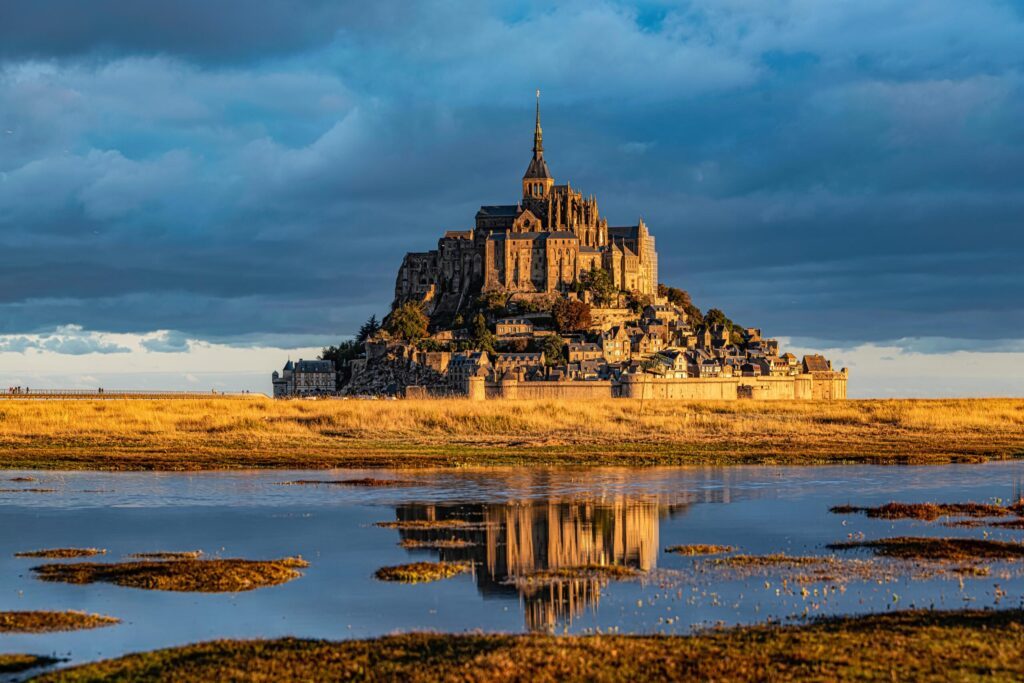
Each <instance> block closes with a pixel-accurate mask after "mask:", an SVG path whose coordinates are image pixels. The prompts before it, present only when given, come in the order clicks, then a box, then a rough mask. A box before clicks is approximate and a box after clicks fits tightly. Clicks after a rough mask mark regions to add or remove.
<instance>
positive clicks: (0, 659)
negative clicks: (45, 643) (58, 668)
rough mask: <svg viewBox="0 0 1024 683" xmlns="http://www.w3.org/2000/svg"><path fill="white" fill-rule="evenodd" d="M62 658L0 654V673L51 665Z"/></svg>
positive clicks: (11, 672)
mask: <svg viewBox="0 0 1024 683" xmlns="http://www.w3.org/2000/svg"><path fill="white" fill-rule="evenodd" d="M60 661H62V660H60V659H55V658H53V657H43V656H40V655H25V654H0V674H17V673H21V672H22V671H28V670H29V669H39V668H42V667H44V666H53V665H54V664H57V663H58V662H60Z"/></svg>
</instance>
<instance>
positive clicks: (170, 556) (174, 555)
mask: <svg viewBox="0 0 1024 683" xmlns="http://www.w3.org/2000/svg"><path fill="white" fill-rule="evenodd" d="M202 554H203V551H202V550H161V551H157V552H152V553H132V554H131V555H129V556H128V557H131V558H133V559H136V560H197V559H199V558H200V557H201V556H202Z"/></svg>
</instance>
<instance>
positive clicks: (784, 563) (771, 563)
mask: <svg viewBox="0 0 1024 683" xmlns="http://www.w3.org/2000/svg"><path fill="white" fill-rule="evenodd" d="M711 562H713V563H714V564H718V565H726V566H729V567H783V568H785V567H809V566H813V565H821V564H834V563H835V562H836V558H834V557H816V556H806V555H786V554H785V553H773V554H771V555H733V556H732V557H722V558H718V559H714V560H711Z"/></svg>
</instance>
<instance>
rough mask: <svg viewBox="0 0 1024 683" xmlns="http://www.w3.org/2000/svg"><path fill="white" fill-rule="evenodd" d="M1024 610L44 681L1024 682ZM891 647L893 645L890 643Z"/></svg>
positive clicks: (231, 647)
mask: <svg viewBox="0 0 1024 683" xmlns="http://www.w3.org/2000/svg"><path fill="white" fill-rule="evenodd" d="M1022 620H1024V612H1022V611H1021V610H1007V611H1000V612H994V611H980V610H977V611H961V612H928V611H907V612H895V613H891V614H880V615H872V616H864V617H851V618H845V619H830V620H823V621H817V622H813V623H811V624H808V625H802V626H786V627H779V626H751V627H746V628H736V629H727V630H718V631H711V632H706V633H702V634H699V635H695V636H588V637H556V636H536V635H531V636H511V635H460V636H451V635H443V634H432V633H412V634H404V635H396V636H388V637H386V638H377V639H373V640H350V641H344V642H328V641H323V640H298V639H295V638H283V639H280V640H242V641H239V640H220V641H214V642H209V643H200V644H197V645H187V646H184V647H177V648H169V649H165V650H157V651H155V652H146V653H141V654H133V655H127V656H124V657H120V658H118V659H111V660H107V661H102V662H97V663H93V664H85V665H82V666H78V667H73V668H70V669H64V670H61V671H54V672H52V673H49V674H46V675H44V676H42V677H41V678H40V679H38V680H40V681H44V682H51V683H52V682H56V681H63V682H65V683H72V682H84V681H125V682H128V681H152V680H174V681H180V682H182V683H191V682H193V681H196V682H198V681H203V682H205V681H220V680H233V681H299V680H302V681H314V680H332V681H348V680H359V681H409V682H410V683H421V682H424V683H425V682H426V681H431V682H434V681H440V682H454V681H460V682H471V681H472V682H480V683H482V682H483V681H488V682H493V683H512V682H513V681H532V682H534V683H553V682H554V681H691V680H692V681H829V682H831V681H875V680H885V681H950V680H952V681H968V680H987V681H1019V680H1021V678H1022V677H1024V657H1021V656H1020V653H1021V652H1022V651H1024V627H1022V626H1021V622H1022ZM880 645H881V646H880Z"/></svg>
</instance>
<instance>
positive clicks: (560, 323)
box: [551, 299, 591, 332]
mask: <svg viewBox="0 0 1024 683" xmlns="http://www.w3.org/2000/svg"><path fill="white" fill-rule="evenodd" d="M551 316H552V317H553V318H554V319H555V327H556V328H557V329H558V331H559V332H584V331H586V330H587V329H589V328H590V322H591V320H590V304H586V303H583V302H582V301H570V300H568V299H559V300H558V301H556V302H555V305H554V306H552V308H551Z"/></svg>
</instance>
